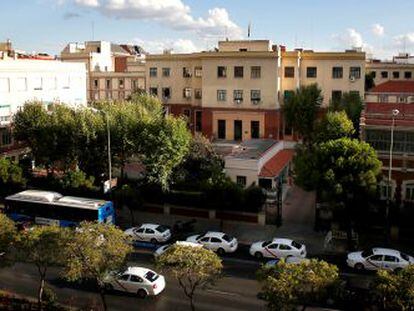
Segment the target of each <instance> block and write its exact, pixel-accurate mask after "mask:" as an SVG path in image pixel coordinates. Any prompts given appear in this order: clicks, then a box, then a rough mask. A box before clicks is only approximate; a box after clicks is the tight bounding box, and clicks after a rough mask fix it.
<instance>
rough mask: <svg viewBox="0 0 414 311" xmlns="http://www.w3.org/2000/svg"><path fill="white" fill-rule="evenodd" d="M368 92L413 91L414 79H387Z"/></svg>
mask: <svg viewBox="0 0 414 311" xmlns="http://www.w3.org/2000/svg"><path fill="white" fill-rule="evenodd" d="M370 93H414V81H402V80H391V81H387V82H384V83H381V84H378V85H377V86H375V87H374V88H372V89H371V90H370Z"/></svg>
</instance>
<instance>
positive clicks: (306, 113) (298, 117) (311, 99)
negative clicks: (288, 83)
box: [283, 84, 323, 144]
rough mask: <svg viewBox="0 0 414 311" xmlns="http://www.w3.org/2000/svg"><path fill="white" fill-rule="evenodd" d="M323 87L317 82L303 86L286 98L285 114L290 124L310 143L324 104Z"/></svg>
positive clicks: (305, 141)
mask: <svg viewBox="0 0 414 311" xmlns="http://www.w3.org/2000/svg"><path fill="white" fill-rule="evenodd" d="M321 92H322V91H321V89H320V88H319V87H318V85H317V84H311V85H308V86H302V87H300V88H299V89H297V90H296V92H295V93H294V94H292V95H291V96H289V97H287V98H285V103H284V105H283V114H284V116H285V120H286V122H287V124H288V125H289V126H291V127H292V128H293V130H294V131H296V132H297V133H298V134H299V135H300V136H301V137H302V138H303V141H304V143H305V144H307V143H310V142H311V140H312V136H313V134H314V130H315V121H316V119H317V114H318V111H319V108H320V106H321V104H322V100H323V97H322V94H321Z"/></svg>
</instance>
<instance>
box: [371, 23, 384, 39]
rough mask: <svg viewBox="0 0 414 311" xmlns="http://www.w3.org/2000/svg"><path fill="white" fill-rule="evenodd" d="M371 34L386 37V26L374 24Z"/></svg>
mask: <svg viewBox="0 0 414 311" xmlns="http://www.w3.org/2000/svg"><path fill="white" fill-rule="evenodd" d="M371 32H372V33H373V34H374V36H377V37H381V36H383V35H384V26H382V25H381V24H373V25H372V26H371Z"/></svg>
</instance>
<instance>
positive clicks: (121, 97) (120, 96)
mask: <svg viewBox="0 0 414 311" xmlns="http://www.w3.org/2000/svg"><path fill="white" fill-rule="evenodd" d="M118 98H119V99H125V92H124V91H119V93H118Z"/></svg>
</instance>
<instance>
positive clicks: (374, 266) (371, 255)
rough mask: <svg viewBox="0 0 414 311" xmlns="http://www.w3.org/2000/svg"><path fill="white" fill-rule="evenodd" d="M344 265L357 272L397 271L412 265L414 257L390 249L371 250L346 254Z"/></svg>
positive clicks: (378, 248)
mask: <svg viewBox="0 0 414 311" xmlns="http://www.w3.org/2000/svg"><path fill="white" fill-rule="evenodd" d="M346 263H347V265H348V266H349V267H351V268H355V269H357V270H364V269H366V270H379V269H385V270H391V271H398V270H401V269H403V268H405V267H407V266H408V265H412V264H414V257H412V256H409V255H407V254H404V253H402V252H400V251H397V250H395V249H390V248H380V247H376V248H372V249H368V250H365V251H362V252H352V253H349V254H348V257H347V259H346Z"/></svg>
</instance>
